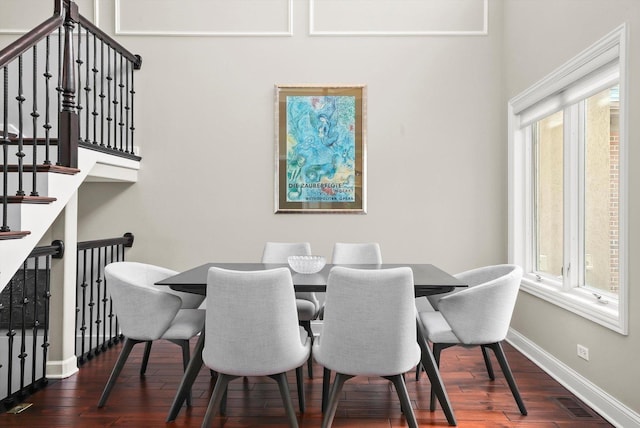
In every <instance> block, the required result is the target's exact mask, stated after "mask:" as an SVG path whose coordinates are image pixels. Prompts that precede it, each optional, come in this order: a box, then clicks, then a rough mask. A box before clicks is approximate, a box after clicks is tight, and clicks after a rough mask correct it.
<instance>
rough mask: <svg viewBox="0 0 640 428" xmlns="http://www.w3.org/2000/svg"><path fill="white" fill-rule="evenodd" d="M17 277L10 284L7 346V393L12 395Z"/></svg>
mask: <svg viewBox="0 0 640 428" xmlns="http://www.w3.org/2000/svg"><path fill="white" fill-rule="evenodd" d="M15 284H16V281H15V277H14V278H11V282H10V283H9V325H8V327H7V337H8V339H7V345H8V356H9V361H8V364H7V393H8V394H9V395H11V393H12V392H13V389H12V384H13V345H14V340H15V335H16V331H15V330H14V329H13V306H14V304H13V299H14V297H13V291H14V288H15Z"/></svg>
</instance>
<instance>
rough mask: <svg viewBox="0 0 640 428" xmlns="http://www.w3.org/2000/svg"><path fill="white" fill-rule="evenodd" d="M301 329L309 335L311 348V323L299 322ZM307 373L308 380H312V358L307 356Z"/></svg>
mask: <svg viewBox="0 0 640 428" xmlns="http://www.w3.org/2000/svg"><path fill="white" fill-rule="evenodd" d="M299 324H300V326H301V327H303V328H304V330H305V331H306V332H307V334H308V335H309V339H311V347H313V330H312V329H311V321H299ZM307 371H308V372H309V379H313V357H312V356H311V354H309V359H308V360H307Z"/></svg>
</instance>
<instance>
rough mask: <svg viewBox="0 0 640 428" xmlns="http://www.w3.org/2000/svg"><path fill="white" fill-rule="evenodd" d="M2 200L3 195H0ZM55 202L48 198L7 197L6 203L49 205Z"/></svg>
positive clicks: (54, 199) (53, 199)
mask: <svg viewBox="0 0 640 428" xmlns="http://www.w3.org/2000/svg"><path fill="white" fill-rule="evenodd" d="M2 198H3V195H0V200H2ZM56 200H57V199H56V198H50V197H48V196H29V195H24V196H15V195H12V196H7V203H9V204H50V203H51V202H55V201H56Z"/></svg>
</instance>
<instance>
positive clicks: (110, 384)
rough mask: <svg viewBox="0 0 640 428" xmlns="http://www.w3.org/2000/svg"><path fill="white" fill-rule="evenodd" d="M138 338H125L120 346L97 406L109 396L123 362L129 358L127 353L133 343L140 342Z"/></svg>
mask: <svg viewBox="0 0 640 428" xmlns="http://www.w3.org/2000/svg"><path fill="white" fill-rule="evenodd" d="M140 342H141V341H140V340H134V339H129V338H125V340H124V345H123V346H122V351H120V355H119V356H118V361H116V365H115V366H113V370H111V375H110V376H109V380H108V381H107V384H106V385H105V387H104V391H102V396H101V397H100V400H99V401H98V407H103V406H104V405H105V403H106V402H107V399H108V398H109V394H110V393H111V389H113V386H114V385H115V384H116V380H117V379H118V376H119V375H120V372H121V371H122V368H123V367H124V364H125V363H126V362H127V358H129V354H130V353H131V350H132V349H133V347H134V345H136V344H138V343H140Z"/></svg>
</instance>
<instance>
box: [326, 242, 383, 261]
mask: <svg viewBox="0 0 640 428" xmlns="http://www.w3.org/2000/svg"><path fill="white" fill-rule="evenodd" d="M331 262H332V263H333V264H335V265H350V264H374V265H379V264H382V251H381V250H380V244H378V243H377V242H364V243H359V242H336V243H335V244H333V253H332V255H331Z"/></svg>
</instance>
